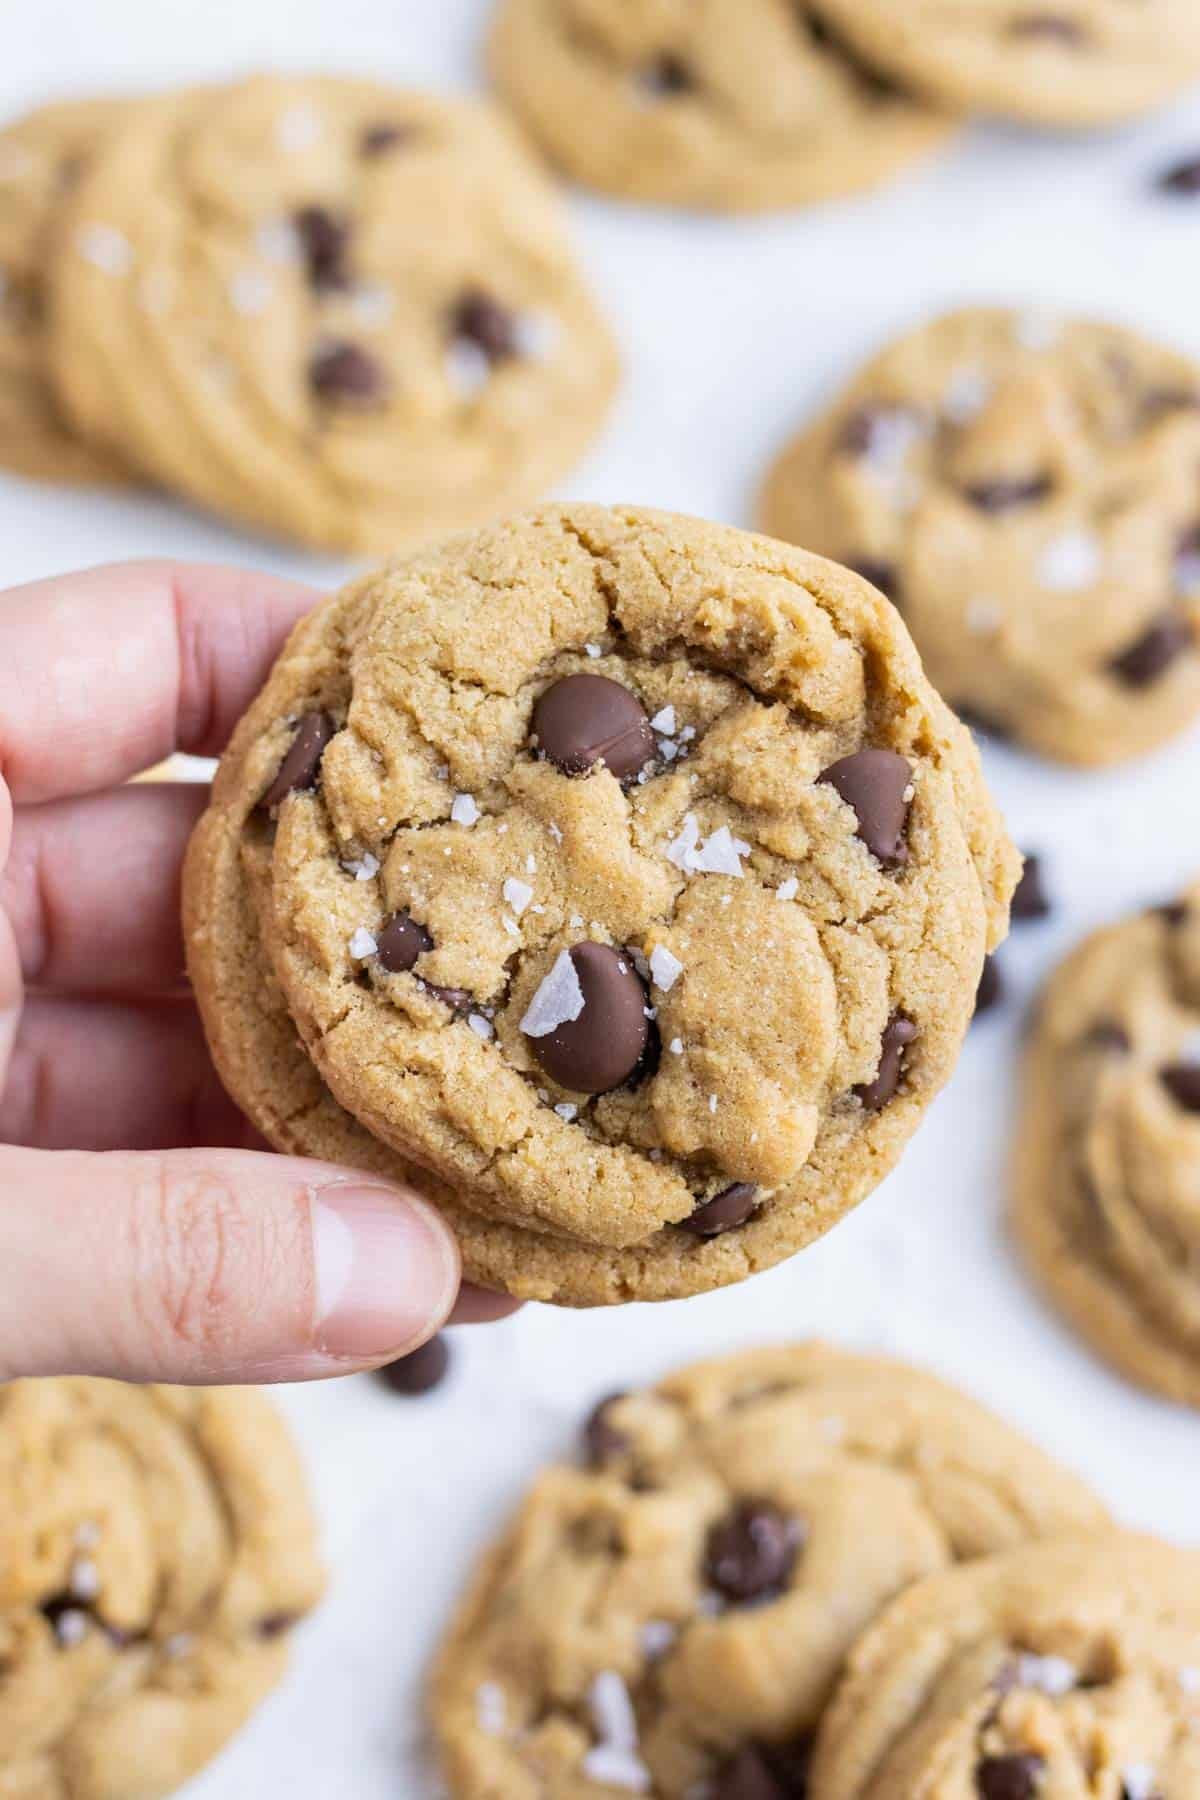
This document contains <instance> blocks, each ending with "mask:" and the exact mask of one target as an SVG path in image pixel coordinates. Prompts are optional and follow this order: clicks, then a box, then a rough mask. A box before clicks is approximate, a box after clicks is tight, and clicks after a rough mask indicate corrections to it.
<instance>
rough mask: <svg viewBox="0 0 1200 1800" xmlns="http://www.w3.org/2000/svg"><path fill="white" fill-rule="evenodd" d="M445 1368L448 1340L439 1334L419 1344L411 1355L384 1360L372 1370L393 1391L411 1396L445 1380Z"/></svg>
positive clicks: (423, 1392)
mask: <svg viewBox="0 0 1200 1800" xmlns="http://www.w3.org/2000/svg"><path fill="white" fill-rule="evenodd" d="M449 1370H450V1344H449V1340H448V1339H447V1338H446V1337H445V1336H444V1335H442V1334H439V1335H438V1336H437V1337H431V1338H430V1340H429V1342H428V1343H427V1344H422V1345H421V1348H420V1349H419V1350H414V1351H413V1352H412V1354H411V1356H402V1357H400V1358H399V1359H398V1361H396V1362H392V1363H386V1364H385V1365H384V1367H383V1368H382V1369H376V1371H375V1376H376V1379H377V1380H378V1381H381V1382H382V1383H383V1385H384V1386H385V1387H387V1388H390V1389H391V1391H392V1393H393V1394H406V1395H408V1396H410V1397H412V1396H414V1395H417V1394H428V1393H431V1392H432V1390H433V1389H434V1388H435V1387H439V1386H440V1385H441V1383H442V1382H443V1381H444V1380H445V1379H446V1376H447V1374H448V1373H449Z"/></svg>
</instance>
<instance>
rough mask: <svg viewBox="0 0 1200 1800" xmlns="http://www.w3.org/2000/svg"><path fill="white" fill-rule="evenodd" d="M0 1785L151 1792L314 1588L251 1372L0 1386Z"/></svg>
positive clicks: (209, 1740) (90, 1792)
mask: <svg viewBox="0 0 1200 1800" xmlns="http://www.w3.org/2000/svg"><path fill="white" fill-rule="evenodd" d="M0 1519H2V1520H3V1525H2V1527H0V1532H2V1537H3V1556H2V1557H0V1647H2V1648H0V1654H2V1656H3V1667H4V1683H3V1694H2V1696H0V1792H3V1793H4V1794H6V1795H8V1794H11V1795H13V1796H14V1800H17V1797H20V1800H26V1797H28V1800H60V1797H61V1800H66V1797H67V1796H70V1800H126V1797H127V1796H133V1795H136V1796H137V1800H159V1797H160V1796H162V1795H166V1794H169V1793H171V1792H173V1790H174V1789H175V1788H176V1787H178V1786H179V1785H180V1784H181V1783H182V1782H184V1781H186V1780H188V1778H189V1777H190V1776H192V1775H193V1774H195V1772H196V1771H197V1770H198V1769H199V1768H201V1767H202V1766H203V1765H204V1764H205V1763H206V1762H208V1761H209V1759H210V1758H211V1757H213V1756H215V1755H216V1753H217V1752H218V1751H219V1750H220V1749H221V1748H222V1746H223V1745H224V1744H225V1742H226V1741H227V1740H228V1739H229V1738H230V1737H231V1736H232V1735H233V1733H234V1732H235V1731H237V1730H238V1729H239V1728H240V1727H241V1726H242V1725H243V1724H244V1723H245V1721H246V1719H247V1718H248V1717H249V1716H250V1714H251V1713H252V1712H253V1711H254V1709H255V1707H256V1706H257V1705H258V1703H259V1702H260V1701H261V1700H262V1699H263V1698H264V1697H265V1695H266V1694H267V1693H269V1691H270V1690H271V1689H272V1688H273V1687H274V1686H275V1684H276V1682H277V1681H278V1680H279V1677H280V1675H281V1674H282V1673H283V1669H284V1665H285V1663H286V1660H287V1637H288V1633H289V1631H290V1629H291V1627H292V1626H293V1625H294V1624H296V1623H297V1622H298V1621H299V1619H300V1618H301V1617H302V1615H303V1614H304V1613H306V1612H307V1611H308V1610H309V1609H310V1607H312V1606H313V1604H314V1603H315V1602H316V1600H317V1599H318V1597H319V1595H320V1590H321V1572H320V1566H319V1561H318V1557H317V1551H316V1545H315V1537H314V1527H313V1520H312V1516H311V1513H310V1511H309V1506H308V1501H307V1498H306V1496H305V1489H304V1479H303V1471H302V1470H301V1468H300V1464H299V1459H298V1457H297V1455H296V1452H295V1450H294V1448H293V1445H292V1443H291V1440H290V1438H289V1437H288V1436H287V1434H286V1432H285V1430H284V1428H283V1425H282V1422H281V1421H280V1419H279V1417H278V1415H277V1414H276V1413H275V1411H274V1409H273V1408H272V1407H271V1406H270V1405H269V1404H268V1403H267V1401H266V1400H265V1399H263V1398H262V1397H261V1396H260V1395H258V1394H257V1393H255V1392H253V1391H252V1390H250V1389H244V1390H240V1391H238V1390H232V1389H231V1390H227V1391H224V1392H222V1391H219V1390H214V1391H211V1392H205V1391H202V1390H200V1389H196V1388H191V1389H182V1388H161V1387H130V1386H125V1385H122V1384H120V1383H117V1382H110V1381H90V1380H74V1379H62V1380H52V1381H13V1382H9V1383H7V1384H6V1385H5V1386H3V1387H0Z"/></svg>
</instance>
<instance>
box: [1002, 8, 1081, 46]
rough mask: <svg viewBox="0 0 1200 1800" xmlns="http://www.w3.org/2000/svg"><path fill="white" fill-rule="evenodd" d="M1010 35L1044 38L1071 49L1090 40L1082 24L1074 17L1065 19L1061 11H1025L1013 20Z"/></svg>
mask: <svg viewBox="0 0 1200 1800" xmlns="http://www.w3.org/2000/svg"><path fill="white" fill-rule="evenodd" d="M1008 35H1009V36H1010V37H1015V38H1044V39H1046V40H1047V41H1048V42H1050V43H1057V44H1063V45H1065V46H1066V48H1067V49H1070V50H1080V49H1082V48H1083V46H1084V44H1086V43H1087V41H1088V39H1087V33H1086V32H1085V31H1084V29H1083V26H1082V25H1080V24H1078V23H1077V22H1076V21H1075V20H1074V19H1065V18H1064V17H1063V16H1062V14H1061V13H1052V12H1036V13H1024V14H1023V15H1022V16H1021V17H1020V18H1018V19H1014V20H1013V21H1012V24H1011V25H1010V26H1009V28H1008Z"/></svg>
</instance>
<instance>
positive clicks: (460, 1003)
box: [422, 981, 475, 1013]
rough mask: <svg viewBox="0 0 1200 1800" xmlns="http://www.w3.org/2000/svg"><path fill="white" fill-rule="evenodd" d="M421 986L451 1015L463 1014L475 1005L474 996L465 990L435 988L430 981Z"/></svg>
mask: <svg viewBox="0 0 1200 1800" xmlns="http://www.w3.org/2000/svg"><path fill="white" fill-rule="evenodd" d="M422 985H423V986H424V989H425V992H426V993H427V994H432V995H433V997H434V999H435V1000H440V1001H441V1003H442V1005H443V1006H448V1007H449V1008H450V1011H451V1012H452V1013H464V1012H466V1011H467V1010H468V1009H469V1008H470V1007H472V1006H474V1004H475V996H474V994H472V993H469V992H468V991H467V989H466V988H456V987H435V986H434V984H433V982H432V981H426V982H424V983H423V984H422Z"/></svg>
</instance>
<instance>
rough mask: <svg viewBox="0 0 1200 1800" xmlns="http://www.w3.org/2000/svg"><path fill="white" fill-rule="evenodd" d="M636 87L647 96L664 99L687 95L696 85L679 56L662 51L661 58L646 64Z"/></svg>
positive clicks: (690, 72) (689, 70) (668, 51)
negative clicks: (651, 95)
mask: <svg viewBox="0 0 1200 1800" xmlns="http://www.w3.org/2000/svg"><path fill="white" fill-rule="evenodd" d="M638 85H639V86H640V87H641V88H643V89H644V90H645V92H646V93H648V94H655V95H657V96H658V97H659V98H660V99H666V98H668V97H669V96H670V95H672V94H688V93H690V92H691V90H692V88H693V87H694V86H695V85H696V84H695V80H694V78H693V76H692V71H691V69H690V68H689V67H688V65H687V63H686V62H684V60H683V58H682V57H681V56H676V55H675V54H674V53H673V52H672V51H670V50H664V52H663V54H662V55H661V56H656V57H655V59H654V61H653V62H651V63H647V64H646V66H645V68H644V69H643V70H642V72H641V75H640V76H639V79H638Z"/></svg>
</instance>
